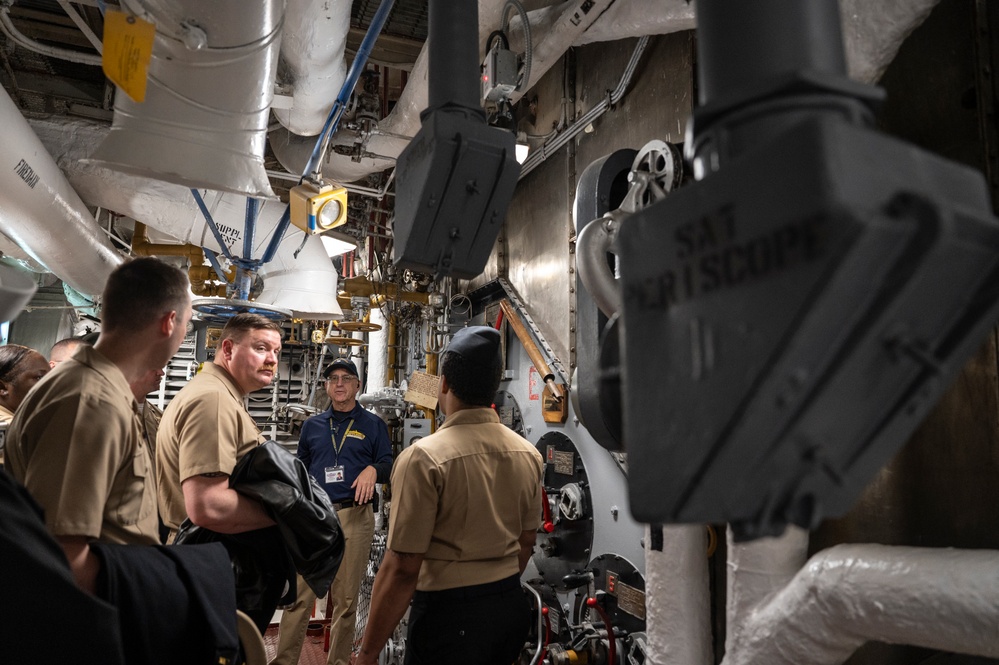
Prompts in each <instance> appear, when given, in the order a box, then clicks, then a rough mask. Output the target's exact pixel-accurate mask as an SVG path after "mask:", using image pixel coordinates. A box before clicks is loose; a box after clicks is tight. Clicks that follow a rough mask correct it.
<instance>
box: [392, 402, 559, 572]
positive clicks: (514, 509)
mask: <svg viewBox="0 0 999 665" xmlns="http://www.w3.org/2000/svg"><path fill="white" fill-rule="evenodd" d="M542 473H543V461H542V458H541V454H540V453H539V452H538V451H537V450H535V448H534V446H532V445H531V444H530V443H529V442H528V441H527V440H525V439H524V438H523V437H521V436H519V435H518V434H516V433H515V432H513V431H512V430H510V429H509V428H507V427H505V426H504V425H502V424H501V423H500V421H499V417H498V416H497V415H496V412H495V411H493V410H492V409H489V408H476V409H463V410H461V411H459V412H457V413H455V414H453V415H451V416H448V418H447V420H445V421H444V424H443V425H442V426H441V428H440V429H439V430H438V431H437V432H435V433H434V434H431V435H430V436H427V437H424V438H423V439H420V441H418V442H417V443H414V444H413V445H412V446H410V447H409V448H407V449H406V450H404V451H403V452H402V454H401V455H400V456H399V457H398V459H397V460H396V462H395V467H394V468H393V469H392V512H391V516H390V518H389V538H388V547H389V548H390V549H393V550H395V551H397V552H408V553H413V554H421V553H422V554H423V555H424V560H423V566H422V567H421V568H420V577H419V580H418V581H417V585H416V588H417V589H418V590H420V591H439V590H441V589H451V588H455V587H462V586H469V585H472V584H485V583H487V582H495V581H496V580H500V579H503V578H505V577H510V576H511V575H516V574H518V573H519V572H520V566H519V562H518V559H517V555H518V554H519V552H520V543H519V538H520V534H521V532H523V531H528V530H532V529H537V528H538V527H539V526H540V525H541V480H542Z"/></svg>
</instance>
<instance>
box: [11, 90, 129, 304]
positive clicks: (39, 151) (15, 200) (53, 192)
mask: <svg viewBox="0 0 999 665" xmlns="http://www.w3.org/2000/svg"><path fill="white" fill-rule="evenodd" d="M0 124H2V125H3V127H4V140H3V142H2V144H0V152H2V153H3V155H4V161H5V162H6V163H7V168H5V169H4V170H3V175H0V189H2V191H3V196H2V197H0V233H3V234H4V235H5V236H7V237H8V238H10V239H11V240H12V241H14V242H15V243H17V245H18V246H19V247H21V248H22V249H23V250H24V252H25V253H26V254H27V255H28V256H29V257H31V259H33V260H34V261H36V262H37V263H39V264H40V265H42V266H44V267H45V269H46V270H48V271H49V272H52V273H54V274H55V275H58V276H59V278H60V279H62V280H63V281H64V282H66V283H67V284H69V285H70V286H71V287H73V288H74V289H76V290H77V291H79V292H80V293H82V294H84V295H88V296H98V295H100V293H101V292H102V291H103V290H104V283H105V282H106V281H107V278H108V275H110V274H111V271H112V270H114V268H115V266H117V265H118V264H120V263H121V262H122V258H121V255H119V254H118V252H116V251H115V250H114V248H113V247H112V246H111V243H110V242H109V241H108V239H107V237H106V236H105V235H104V233H103V232H102V231H101V229H100V227H99V226H98V225H97V221H96V220H95V219H94V217H93V215H91V214H90V211H89V210H87V206H86V205H84V203H83V201H82V200H80V197H79V196H78V195H77V193H76V192H75V191H74V190H73V188H72V187H71V186H70V184H69V183H68V182H67V181H66V177H65V176H64V175H63V173H62V171H60V170H59V167H58V166H57V165H56V163H55V161H53V159H52V156H51V155H50V154H49V152H48V151H47V150H46V149H45V146H43V145H42V142H41V141H40V140H39V138H38V136H36V135H35V132H34V131H32V129H31V126H30V125H28V122H27V121H26V120H25V119H24V116H23V115H21V112H20V111H19V110H18V108H17V106H16V105H15V104H14V102H13V100H11V98H10V96H9V95H8V94H7V92H6V90H5V91H3V92H2V93H0Z"/></svg>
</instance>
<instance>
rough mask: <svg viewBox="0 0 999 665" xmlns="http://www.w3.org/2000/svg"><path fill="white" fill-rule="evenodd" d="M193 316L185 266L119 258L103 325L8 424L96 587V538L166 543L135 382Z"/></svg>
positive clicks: (19, 464) (69, 546) (20, 461)
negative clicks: (93, 543) (92, 546)
mask: <svg viewBox="0 0 999 665" xmlns="http://www.w3.org/2000/svg"><path fill="white" fill-rule="evenodd" d="M190 319H191V293H190V284H189V282H188V280H187V275H185V274H184V273H183V272H181V271H180V270H178V269H177V268H174V267H173V266H170V265H167V264H166V263H163V262H162V261H159V260H157V259H153V258H139V259H134V260H132V261H129V262H127V263H125V264H122V265H121V266H119V267H118V268H116V269H115V270H114V271H113V272H112V273H111V276H110V277H109V278H108V282H107V286H106V287H105V289H104V295H103V297H102V310H101V333H100V337H99V338H98V340H97V343H96V344H94V346H93V347H85V348H81V349H80V350H79V351H78V352H77V353H76V354H75V355H74V356H73V357H72V358H70V359H69V360H66V361H65V362H62V363H60V364H59V365H58V366H57V367H56V368H55V369H53V370H52V371H51V372H49V373H48V374H47V375H46V376H45V378H44V379H43V380H42V381H41V382H39V383H38V385H36V386H35V388H34V390H33V391H32V392H31V393H30V394H29V395H28V397H27V398H26V399H25V400H24V402H23V403H22V404H21V408H20V409H19V410H18V412H17V415H15V416H14V421H13V422H12V423H11V426H10V429H9V430H8V433H7V454H8V463H9V466H10V471H11V474H12V475H13V476H14V478H15V479H16V480H18V481H19V482H21V483H22V484H23V485H24V486H25V487H27V489H28V491H29V492H30V493H31V494H32V496H33V497H34V498H35V500H36V501H38V503H40V504H41V505H42V508H44V510H45V523H46V525H47V526H48V527H49V530H50V531H51V532H52V534H53V535H55V537H56V540H57V541H59V544H60V545H62V548H63V550H65V552H66V557H67V559H69V564H70V567H71V568H72V570H73V574H74V576H75V577H76V580H77V583H78V584H79V585H80V586H81V587H83V588H84V589H88V590H93V584H94V578H95V575H96V572H97V568H98V562H97V557H96V555H95V554H93V552H91V551H90V545H89V543H90V541H91V540H101V541H104V542H110V543H125V544H142V545H153V544H158V543H159V536H158V522H157V519H156V483H155V478H154V477H153V473H152V466H151V459H150V456H149V455H150V453H149V450H148V447H147V445H146V442H145V440H144V438H143V435H142V420H141V417H140V416H139V411H138V405H137V404H136V401H135V397H134V395H133V394H132V390H131V387H130V385H129V384H130V383H131V382H133V381H137V380H138V379H140V378H141V377H142V376H145V375H146V374H147V373H149V372H152V371H157V370H159V369H160V368H162V367H163V366H164V365H166V363H167V361H169V360H170V358H171V357H172V356H173V355H174V353H176V352H177V349H178V348H179V347H180V344H181V342H183V340H184V336H185V334H186V332H187V324H188V323H189V322H190Z"/></svg>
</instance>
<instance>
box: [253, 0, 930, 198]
mask: <svg viewBox="0 0 999 665" xmlns="http://www.w3.org/2000/svg"><path fill="white" fill-rule="evenodd" d="M938 2H939V0H882V1H881V2H869V1H867V0H842V2H841V3H840V15H841V17H842V20H843V24H844V38H845V40H846V46H847V49H848V50H847V64H848V66H849V72H850V75H851V76H852V77H853V78H855V79H856V80H859V81H863V82H873V81H875V80H877V78H878V77H880V75H881V73H883V72H884V70H885V68H887V66H888V63H890V62H891V60H892V59H893V58H894V57H895V54H896V53H897V52H898V49H899V47H900V46H901V43H902V41H903V40H904V39H905V37H906V36H908V34H909V33H910V32H912V30H914V29H915V28H916V27H917V26H918V25H919V24H920V23H922V22H923V20H925V18H926V16H927V15H928V14H929V11H930V10H931V9H932V7H933V6H934V5H936V4H937V3H938ZM504 3H505V0H486V1H483V2H480V3H479V41H480V44H482V43H484V42H485V39H486V37H487V36H488V35H489V33H491V32H492V31H493V30H495V29H496V28H497V27H498V26H499V25H500V22H501V16H500V14H501V10H502V8H503V6H504ZM579 5H580V3H579V2H578V0H569V1H567V2H563V3H561V4H558V5H554V6H552V7H549V8H546V9H542V10H537V11H532V12H529V13H528V16H529V20H530V22H531V30H532V33H533V34H545V33H546V32H550V28H551V27H552V26H553V25H555V23H556V22H558V21H562V23H563V24H564V22H565V21H566V20H569V21H570V25H571V18H572V16H573V12H574V11H575V10H576V9H578V7H579ZM693 27H694V20H693V16H692V9H691V4H690V3H689V2H688V1H687V0H629V1H628V2H624V1H623V0H621V1H618V2H614V3H613V4H612V5H610V6H609V7H607V8H606V11H604V12H603V13H602V14H600V13H598V16H597V18H596V19H595V20H594V21H592V22H591V23H590V24H589V27H588V28H587V29H586V30H584V31H582V32H580V33H579V34H577V35H575V38H574V40H572V41H569V40H568V36H570V35H572V34H573V33H572V32H560V33H559V34H558V37H559V39H558V40H557V41H558V43H556V41H549V42H548V43H547V45H545V46H543V47H542V46H541V44H539V47H538V48H537V49H535V53H534V58H533V62H532V74H531V79H532V81H534V82H536V81H538V80H540V78H541V76H542V75H544V73H546V72H547V71H548V70H549V69H551V67H552V66H554V65H555V64H556V63H558V61H559V60H560V59H561V58H562V55H563V54H564V53H565V51H566V50H568V49H569V48H570V47H574V46H581V45H583V44H588V43H593V42H599V41H616V40H620V39H627V38H634V37H643V36H648V35H662V34H668V33H672V32H678V31H682V30H689V29H692V28H693ZM511 29H512V31H513V33H514V34H513V35H512V37H511V45H516V44H518V42H517V39H519V37H518V32H519V31H518V30H517V24H516V20H513V21H511ZM518 48H519V47H518ZM427 64H428V63H427V50H426V47H424V50H423V51H422V52H421V53H420V56H419V57H418V58H417V60H416V63H415V64H414V65H413V69H412V72H411V73H410V76H409V83H408V84H407V85H406V88H405V89H404V90H403V92H402V95H401V96H400V98H399V100H398V101H397V102H396V105H395V107H394V109H393V111H392V113H390V114H389V115H388V116H386V117H385V118H384V119H383V120H381V121H380V122H379V123H378V129H377V130H376V131H375V132H374V133H373V134H372V135H371V137H370V139H369V140H368V142H367V144H366V146H365V149H366V151H367V152H368V153H370V154H373V155H379V156H380V157H364V158H362V159H361V160H360V161H353V159H352V158H351V157H350V156H348V155H340V154H337V153H335V152H333V151H330V152H329V153H328V154H327V157H326V162H325V163H324V164H323V173H324V174H326V175H327V176H329V177H331V178H333V179H335V180H338V181H340V182H353V181H357V180H360V179H362V178H365V177H367V176H368V175H371V174H372V173H378V172H381V171H384V170H386V169H388V168H391V167H392V166H394V165H395V159H396V158H397V157H398V156H399V154H400V153H401V152H402V151H403V150H404V149H405V147H406V146H407V145H408V144H409V137H412V136H415V134H416V132H417V131H419V129H420V113H421V111H422V110H423V109H425V108H426V107H427ZM527 89H529V86H525V87H524V90H527ZM587 124H588V123H587ZM582 126H583V127H585V126H586V125H585V124H584V125H582ZM356 138H357V136H356V133H355V132H353V131H350V130H341V131H339V132H337V133H336V134H335V135H334V136H333V138H332V140H331V144H332V145H340V146H345V147H352V146H353V145H354V141H355V139H356ZM562 145H564V143H563V144H562ZM562 145H559V146H558V147H557V148H556V147H551V148H550V149H549V150H548V151H546V152H547V153H548V154H551V152H554V151H555V150H557V149H558V148H561V147H562ZM271 147H272V149H273V151H274V153H275V155H276V156H277V158H278V160H279V161H280V162H281V163H282V164H283V165H284V166H285V168H287V169H288V170H289V171H300V170H301V169H300V167H301V166H303V165H304V164H305V162H306V160H307V159H308V155H309V147H310V146H309V145H308V142H307V140H302V139H301V137H296V136H294V135H289V134H288V133H287V132H284V131H281V132H277V133H272V136H271ZM537 159H539V160H540V161H543V158H540V157H539V158H537ZM529 162H530V158H529V159H528V162H525V164H524V165H523V167H522V168H521V173H522V174H524V173H525V172H529V171H530V169H531V168H533V167H530V168H524V167H527V166H528V163H529ZM535 166H536V164H535Z"/></svg>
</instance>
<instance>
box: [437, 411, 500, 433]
mask: <svg viewBox="0 0 999 665" xmlns="http://www.w3.org/2000/svg"><path fill="white" fill-rule="evenodd" d="M499 421H500V419H499V416H498V415H497V414H496V412H495V411H494V410H492V409H491V408H489V407H488V406H478V407H470V408H467V409H462V410H461V411H459V412H457V413H455V414H452V415H450V416H448V417H447V418H445V419H444V424H443V425H441V426H440V428H439V429H444V428H445V427H450V426H452V425H481V424H483V423H498V422H499Z"/></svg>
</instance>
